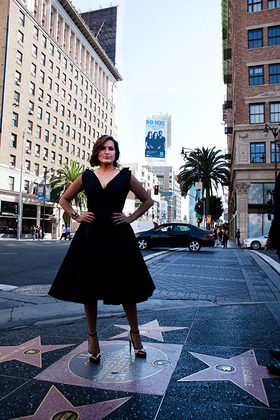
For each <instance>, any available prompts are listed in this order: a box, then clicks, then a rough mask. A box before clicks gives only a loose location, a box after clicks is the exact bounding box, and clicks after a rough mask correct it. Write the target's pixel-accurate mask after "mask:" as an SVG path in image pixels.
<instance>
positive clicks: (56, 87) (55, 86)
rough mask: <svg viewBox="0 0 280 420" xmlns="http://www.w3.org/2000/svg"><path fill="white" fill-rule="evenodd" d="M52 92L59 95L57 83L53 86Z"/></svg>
mask: <svg viewBox="0 0 280 420" xmlns="http://www.w3.org/2000/svg"><path fill="white" fill-rule="evenodd" d="M54 91H55V93H57V94H58V93H59V85H58V84H57V83H55V84H54Z"/></svg>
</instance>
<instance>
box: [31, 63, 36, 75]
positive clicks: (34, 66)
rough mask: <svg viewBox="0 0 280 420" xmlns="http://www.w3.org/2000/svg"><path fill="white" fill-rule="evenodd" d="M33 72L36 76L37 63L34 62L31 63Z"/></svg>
mask: <svg viewBox="0 0 280 420" xmlns="http://www.w3.org/2000/svg"><path fill="white" fill-rule="evenodd" d="M31 74H32V76H36V65H35V64H34V63H31Z"/></svg>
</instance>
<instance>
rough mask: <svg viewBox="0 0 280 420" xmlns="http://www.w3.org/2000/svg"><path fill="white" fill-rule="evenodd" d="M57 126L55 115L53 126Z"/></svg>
mask: <svg viewBox="0 0 280 420" xmlns="http://www.w3.org/2000/svg"><path fill="white" fill-rule="evenodd" d="M56 127H57V118H56V117H53V128H56Z"/></svg>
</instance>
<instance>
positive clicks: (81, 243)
mask: <svg viewBox="0 0 280 420" xmlns="http://www.w3.org/2000/svg"><path fill="white" fill-rule="evenodd" d="M130 179H131V172H130V171H129V170H128V169H127V168H124V169H122V170H121V171H120V172H119V173H118V174H117V175H116V176H115V177H114V178H113V179H112V180H111V181H110V182H109V183H108V184H107V186H106V188H103V187H102V185H101V183H100V181H99V179H98V178H97V176H96V175H95V173H94V171H91V170H86V171H85V172H84V173H83V174H82V180H83V186H84V190H85V194H86V196H87V200H88V201H87V204H88V211H91V212H93V213H94V214H95V219H94V221H93V222H91V223H87V222H82V223H81V224H80V226H79V228H78V230H77V232H76V233H75V236H74V238H73V240H72V242H71V245H70V247H69V250H68V252H67V254H66V256H65V258H64V260H63V262H62V265H61V267H60V269H59V271H58V273H57V275H56V277H55V280H54V282H53V285H52V287H51V289H50V291H49V294H50V295H51V296H53V297H55V298H57V299H60V300H67V301H71V302H79V303H87V304H90V303H93V302H94V301H96V300H103V301H104V303H106V304H113V305H117V304H121V303H138V302H142V301H145V300H147V298H148V297H149V296H151V295H152V293H153V291H154V289H155V286H154V283H153V280H152V278H151V276H150V274H149V272H148V269H147V267H146V264H145V262H144V260H143V257H142V254H141V251H140V250H139V248H138V244H137V241H136V238H135V235H134V232H133V230H132V228H131V226H130V225H129V224H127V223H121V224H120V225H115V224H114V223H113V222H112V221H111V216H112V213H121V212H122V209H123V206H124V203H125V199H126V197H127V194H128V192H129V186H130Z"/></svg>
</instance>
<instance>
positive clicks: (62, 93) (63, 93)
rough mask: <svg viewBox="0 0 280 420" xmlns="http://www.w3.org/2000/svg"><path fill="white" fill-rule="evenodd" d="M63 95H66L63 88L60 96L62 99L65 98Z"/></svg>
mask: <svg viewBox="0 0 280 420" xmlns="http://www.w3.org/2000/svg"><path fill="white" fill-rule="evenodd" d="M65 96H66V91H65V89H61V97H62V99H65Z"/></svg>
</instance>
